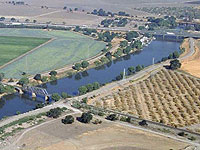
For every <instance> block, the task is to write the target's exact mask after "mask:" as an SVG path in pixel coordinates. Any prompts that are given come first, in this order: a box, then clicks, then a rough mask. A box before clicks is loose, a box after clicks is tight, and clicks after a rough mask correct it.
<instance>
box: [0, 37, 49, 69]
mask: <svg viewBox="0 0 200 150" xmlns="http://www.w3.org/2000/svg"><path fill="white" fill-rule="evenodd" d="M48 40H49V39H47V38H32V37H28V38H27V37H15V36H0V66H1V65H4V64H5V63H7V62H9V61H11V60H12V59H14V58H16V57H18V56H20V55H22V54H24V53H26V52H28V51H29V50H31V49H33V48H35V47H37V46H39V45H41V44H43V43H44V42H46V41H48Z"/></svg>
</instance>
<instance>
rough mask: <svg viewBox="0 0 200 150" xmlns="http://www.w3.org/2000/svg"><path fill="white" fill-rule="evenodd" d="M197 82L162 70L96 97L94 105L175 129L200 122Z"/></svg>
mask: <svg viewBox="0 0 200 150" xmlns="http://www.w3.org/2000/svg"><path fill="white" fill-rule="evenodd" d="M199 97H200V80H198V79H196V78H193V77H190V76H187V75H185V74H182V73H178V72H174V71H169V70H165V69H162V70H161V71H160V72H158V73H157V74H155V75H154V76H152V77H149V78H148V79H146V80H144V81H140V82H139V83H137V84H130V85H129V86H128V87H126V88H124V89H122V90H119V91H118V92H113V93H110V94H108V95H107V96H104V97H97V98H95V100H93V101H91V102H90V103H91V104H93V105H96V106H101V107H105V108H110V109H114V110H119V111H123V112H128V113H130V114H133V115H135V116H138V117H140V118H144V119H148V120H152V121H156V122H162V123H164V124H166V125H170V126H174V127H183V126H190V125H192V124H198V123H200V112H199V109H200V99H199Z"/></svg>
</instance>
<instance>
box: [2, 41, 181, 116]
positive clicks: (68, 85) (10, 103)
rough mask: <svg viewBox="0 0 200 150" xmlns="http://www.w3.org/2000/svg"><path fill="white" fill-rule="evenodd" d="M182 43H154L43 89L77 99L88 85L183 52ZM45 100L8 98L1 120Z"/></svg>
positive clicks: (17, 96)
mask: <svg viewBox="0 0 200 150" xmlns="http://www.w3.org/2000/svg"><path fill="white" fill-rule="evenodd" d="M179 46H180V43H179V42H168V41H158V40H154V41H152V42H151V43H150V44H149V45H148V46H147V47H145V48H144V49H143V50H142V51H140V52H137V53H135V54H131V55H128V56H125V57H123V58H121V59H120V60H116V61H113V62H111V63H108V64H106V65H104V66H102V67H100V68H98V69H97V68H96V69H95V68H94V69H90V70H87V71H85V72H82V73H79V74H77V75H73V76H72V77H70V78H69V77H66V78H62V79H59V80H57V81H53V82H50V83H47V84H44V85H42V86H43V87H44V88H46V89H47V91H48V92H49V93H56V92H57V93H61V92H66V93H68V94H71V95H76V94H77V91H78V88H79V87H80V86H82V85H86V84H88V83H93V82H96V81H97V82H99V83H101V84H104V83H107V82H110V81H112V80H113V79H114V78H115V77H116V76H117V75H119V74H120V72H123V70H124V68H125V69H126V70H127V68H128V67H130V66H137V65H144V66H149V65H151V64H152V60H153V58H154V60H155V62H158V61H160V60H161V59H162V58H163V57H166V56H168V55H169V54H170V53H173V52H174V51H179ZM41 101H42V100H41V99H37V100H32V99H31V98H30V97H27V96H25V95H23V96H19V95H18V94H13V95H8V96H4V97H3V98H2V99H1V100H0V119H1V118H2V117H4V116H11V115H15V114H16V112H17V111H19V112H21V113H24V112H27V111H30V110H32V109H34V108H35V105H36V104H37V103H40V102H41Z"/></svg>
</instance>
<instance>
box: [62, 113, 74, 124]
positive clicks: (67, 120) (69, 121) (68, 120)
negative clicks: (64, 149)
mask: <svg viewBox="0 0 200 150" xmlns="http://www.w3.org/2000/svg"><path fill="white" fill-rule="evenodd" d="M73 122H74V117H73V116H72V115H68V116H66V117H65V119H62V123H64V124H72V123H73Z"/></svg>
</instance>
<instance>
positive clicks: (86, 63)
mask: <svg viewBox="0 0 200 150" xmlns="http://www.w3.org/2000/svg"><path fill="white" fill-rule="evenodd" d="M88 66H89V62H87V61H82V63H81V67H82V68H87V67H88Z"/></svg>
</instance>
